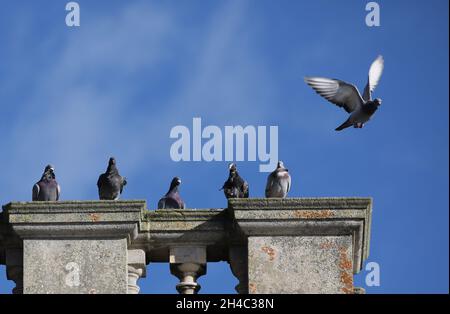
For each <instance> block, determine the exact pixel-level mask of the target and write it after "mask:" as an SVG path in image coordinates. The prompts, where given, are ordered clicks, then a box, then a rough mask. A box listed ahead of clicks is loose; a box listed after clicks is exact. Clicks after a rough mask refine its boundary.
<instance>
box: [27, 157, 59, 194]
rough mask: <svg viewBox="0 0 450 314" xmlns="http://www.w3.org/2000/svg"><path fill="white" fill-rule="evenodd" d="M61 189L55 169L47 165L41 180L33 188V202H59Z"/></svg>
mask: <svg viewBox="0 0 450 314" xmlns="http://www.w3.org/2000/svg"><path fill="white" fill-rule="evenodd" d="M60 193H61V188H60V186H59V184H58V182H56V177H55V168H54V167H53V166H52V165H47V166H46V167H45V169H44V173H43V174H42V177H41V180H39V182H37V183H36V184H35V185H34V186H33V196H32V200H33V201H57V200H59V194H60Z"/></svg>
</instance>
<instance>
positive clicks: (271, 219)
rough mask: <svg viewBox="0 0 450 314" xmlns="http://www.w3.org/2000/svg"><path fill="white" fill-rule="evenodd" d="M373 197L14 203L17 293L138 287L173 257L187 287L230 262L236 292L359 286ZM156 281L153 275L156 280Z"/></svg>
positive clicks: (3, 224)
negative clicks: (200, 204)
mask: <svg viewBox="0 0 450 314" xmlns="http://www.w3.org/2000/svg"><path fill="white" fill-rule="evenodd" d="M371 210H372V200H371V199H370V198H288V199H231V200H229V202H228V208H226V209H208V210H205V209H201V210H197V209H185V210H167V209H164V210H148V209H147V207H146V202H145V201H143V200H130V201H61V202H15V203H9V204H7V205H5V206H3V212H2V213H0V264H4V265H6V271H7V278H8V279H9V280H13V281H14V282H15V283H16V287H15V288H14V289H13V293H27V294H28V293H130V294H133V293H138V292H139V286H138V280H139V278H142V277H145V276H146V265H147V264H149V263H153V262H164V263H169V264H170V272H171V273H172V274H173V275H174V276H176V277H177V278H178V279H179V283H178V284H177V286H176V289H177V291H178V292H179V293H182V294H195V293H197V292H198V291H199V290H200V285H199V284H198V283H197V279H198V278H199V277H200V276H207V265H208V263H210V262H218V261H227V262H228V263H229V264H230V268H231V271H232V273H233V274H234V276H236V278H237V279H238V280H239V284H238V285H237V286H236V291H237V292H238V293H242V294H245V293H360V292H361V289H358V288H356V287H354V285H353V274H355V273H357V272H359V271H360V270H361V268H362V265H363V262H364V260H365V259H366V258H367V257H368V252H369V242H370V221H371ZM149 280H151V278H149Z"/></svg>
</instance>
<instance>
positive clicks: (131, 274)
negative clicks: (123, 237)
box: [127, 250, 147, 294]
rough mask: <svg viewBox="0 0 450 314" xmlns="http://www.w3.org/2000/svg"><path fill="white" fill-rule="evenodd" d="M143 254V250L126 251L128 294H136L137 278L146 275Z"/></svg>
mask: <svg viewBox="0 0 450 314" xmlns="http://www.w3.org/2000/svg"><path fill="white" fill-rule="evenodd" d="M146 271H147V268H146V263H145V252H144V251H143V250H128V289H127V293H128V294H138V293H139V290H140V288H139V285H138V284H137V281H138V280H139V278H142V277H145V276H146V275H147V272H146Z"/></svg>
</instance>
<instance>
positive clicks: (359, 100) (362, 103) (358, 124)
mask: <svg viewBox="0 0 450 314" xmlns="http://www.w3.org/2000/svg"><path fill="white" fill-rule="evenodd" d="M383 68H384V59H383V57H382V56H378V57H377V58H376V59H375V61H374V62H373V63H372V65H371V66H370V69H369V79H368V82H367V85H366V87H365V88H364V93H363V95H362V96H361V94H360V93H359V90H358V88H356V86H355V85H353V84H349V83H346V82H344V81H341V80H337V79H329V78H324V77H305V82H306V83H307V84H308V85H309V86H311V87H312V88H313V89H314V90H315V91H316V93H318V94H319V95H320V96H322V97H324V98H325V99H327V100H328V101H330V102H332V103H333V104H335V105H337V106H339V107H343V108H344V109H345V111H347V112H348V113H350V117H349V118H348V119H347V121H345V122H344V123H343V124H341V125H340V126H338V127H337V128H336V131H341V130H343V129H345V128H348V127H350V126H353V127H355V128H362V127H363V126H364V123H366V122H367V121H369V119H370V118H371V117H372V115H373V114H374V113H375V111H377V109H378V107H379V106H380V105H381V99H379V98H376V99H374V100H373V99H372V92H373V91H374V89H375V87H377V85H378V82H379V81H380V77H381V74H382V73H383Z"/></svg>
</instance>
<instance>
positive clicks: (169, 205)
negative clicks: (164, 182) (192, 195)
mask: <svg viewBox="0 0 450 314" xmlns="http://www.w3.org/2000/svg"><path fill="white" fill-rule="evenodd" d="M180 184H181V179H180V178H178V177H175V178H173V179H172V182H171V183H170V188H169V192H167V193H166V195H164V197H162V198H161V199H160V200H159V202H158V209H185V208H186V204H184V202H183V200H182V199H181V197H180V194H179V193H178V187H179V186H180Z"/></svg>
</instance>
